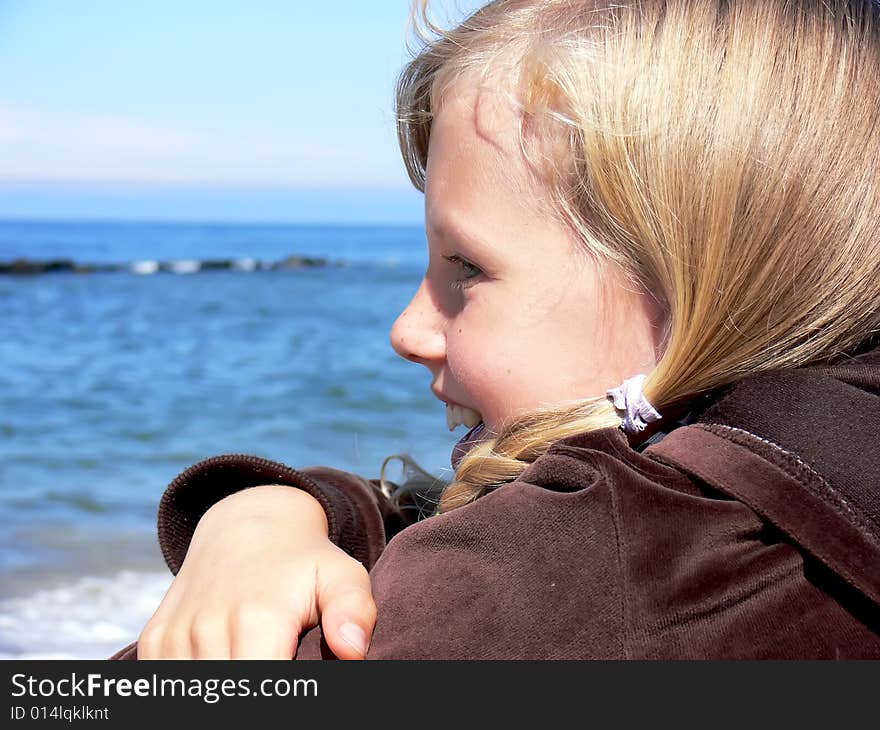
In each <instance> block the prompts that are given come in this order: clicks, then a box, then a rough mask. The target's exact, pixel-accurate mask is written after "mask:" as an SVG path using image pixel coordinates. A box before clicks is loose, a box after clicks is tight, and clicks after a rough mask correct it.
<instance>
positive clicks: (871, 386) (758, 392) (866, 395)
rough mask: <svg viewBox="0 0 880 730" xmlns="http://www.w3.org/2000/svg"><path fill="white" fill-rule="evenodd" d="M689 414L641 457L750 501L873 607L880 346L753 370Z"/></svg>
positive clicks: (876, 595) (877, 583)
mask: <svg viewBox="0 0 880 730" xmlns="http://www.w3.org/2000/svg"><path fill="white" fill-rule="evenodd" d="M691 415H692V416H693V421H692V422H691V423H689V424H687V425H685V426H684V427H683V428H678V429H675V430H672V431H671V432H670V433H669V434H668V435H665V436H664V437H663V438H662V440H660V441H659V443H655V444H653V445H651V446H649V447H648V448H647V449H645V451H644V454H643V455H644V456H648V457H652V458H655V459H659V460H660V461H662V462H665V463H667V464H670V463H671V464H674V465H675V466H676V467H678V468H680V469H682V470H683V471H686V472H688V473H690V474H691V476H693V477H695V478H697V479H698V480H701V481H702V482H704V483H706V484H708V485H709V486H711V487H713V488H714V489H717V490H718V491H720V492H721V493H723V494H724V495H726V496H727V497H730V498H734V499H737V500H739V501H742V502H744V503H746V504H748V505H749V506H750V507H751V508H752V509H753V510H754V511H755V512H756V513H758V514H760V515H761V516H762V517H763V518H764V519H765V520H766V521H767V522H768V523H769V524H770V525H772V526H773V527H774V528H776V529H777V530H779V531H781V532H782V533H783V534H785V535H786V536H787V538H788V539H789V540H791V541H792V542H795V543H797V544H799V545H800V546H801V548H803V549H804V550H805V552H806V553H808V554H810V555H812V556H813V557H814V558H816V559H817V560H818V564H820V565H821V566H824V568H823V569H828V570H829V571H830V573H829V574H828V575H831V574H833V575H834V576H836V578H835V580H840V581H842V585H846V586H848V590H849V589H852V588H855V589H856V590H857V591H858V592H859V593H860V594H861V595H862V596H864V597H867V598H868V599H869V600H870V601H871V602H872V603H873V604H874V607H875V608H874V609H872V612H873V613H876V607H877V606H880V347H874V349H872V350H867V351H865V352H862V353H860V354H857V355H855V356H847V357H846V358H845V359H843V360H841V361H838V362H837V363H835V364H833V365H817V366H808V367H803V368H792V369H782V370H773V371H767V372H763V373H757V374H754V375H749V376H746V377H744V378H742V379H741V380H738V381H736V382H735V383H733V384H731V385H729V386H727V387H726V388H724V389H720V395H719V396H718V397H716V398H715V399H714V400H713V401H712V402H711V403H710V404H709V405H708V406H706V407H702V409H701V410H700V411H699V412H695V413H692V414H691ZM829 580H830V578H829ZM875 620H877V619H876V618H875Z"/></svg>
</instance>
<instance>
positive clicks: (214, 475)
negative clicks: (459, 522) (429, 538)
mask: <svg viewBox="0 0 880 730" xmlns="http://www.w3.org/2000/svg"><path fill="white" fill-rule="evenodd" d="M263 484H284V485H288V486H291V487H296V488H298V489H302V490H304V491H306V492H307V493H308V494H310V495H311V496H312V497H314V498H315V499H316V500H317V501H318V502H319V503H320V505H321V506H322V507H323V508H324V511H325V512H326V514H327V524H328V527H329V537H330V540H332V541H333V543H335V544H336V545H338V546H339V547H340V548H342V549H343V550H344V551H345V552H347V553H348V554H349V555H351V556H352V557H354V558H355V559H357V560H359V561H360V562H361V563H363V564H364V566H365V567H366V568H367V569H368V570H369V569H370V568H371V567H372V566H373V564H374V563H375V562H376V560H377V559H378V557H379V555H380V554H381V553H382V551H383V550H384V548H385V543H386V539H387V536H386V528H387V531H388V533H389V534H395V533H396V532H397V531H399V530H400V529H401V528H402V527H403V526H405V518H404V516H403V514H402V512H401V511H400V510H399V509H398V508H397V507H396V506H395V505H393V504H392V503H391V501H390V500H389V499H388V498H387V497H386V496H385V494H384V493H383V492H382V491H381V489H380V488H379V484H378V480H367V479H363V478H362V477H359V476H357V475H356V474H352V473H351V472H347V471H342V470H340V469H333V468H331V467H326V466H313V467H306V468H304V469H292V468H290V467H288V466H285V465H284V464H281V463H279V462H275V461H270V460H268V459H263V458H260V457H257V456H248V455H242V454H227V455H222V456H214V457H211V458H210V459H205V460H204V461H200V462H198V463H197V464H194V465H193V466H191V467H189V468H188V469H186V470H185V471H183V472H182V473H181V474H180V475H178V476H177V478H175V479H174V481H172V482H171V484H169V485H168V488H167V489H166V490H165V493H164V494H163V495H162V499H161V501H160V503H159V517H158V527H159V546H160V547H161V549H162V555H163V557H164V558H165V562H166V563H167V565H168V567H169V569H170V570H171V572H172V573H173V574H174V575H177V572H178V570H180V566H181V565H182V564H183V560H184V558H185V557H186V552H187V549H188V548H189V544H190V541H191V540H192V536H193V533H194V532H195V529H196V525H197V524H198V522H199V520H200V519H201V518H202V516H203V515H204V514H205V512H207V511H208V509H209V508H210V507H211V506H212V505H214V504H216V503H217V502H219V501H220V500H222V499H223V498H225V497H228V496H229V495H231V494H233V493H235V492H239V491H241V490H242V489H248V488H250V487H256V486H260V485H263Z"/></svg>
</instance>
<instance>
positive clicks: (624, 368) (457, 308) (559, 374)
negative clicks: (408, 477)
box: [391, 86, 660, 434]
mask: <svg viewBox="0 0 880 730" xmlns="http://www.w3.org/2000/svg"><path fill="white" fill-rule="evenodd" d="M516 123H517V122H516V117H515V115H514V113H513V110H512V108H511V107H510V106H508V104H507V103H506V102H505V101H504V100H503V98H502V96H501V95H500V94H497V93H495V94H493V93H489V92H486V91H482V92H479V93H478V92H477V91H476V89H475V87H473V86H470V87H467V86H459V87H456V88H453V89H452V90H451V92H450V93H449V94H448V95H447V97H446V101H445V102H444V104H443V105H442V107H441V109H440V111H439V113H438V114H437V116H436V118H435V120H434V123H433V126H432V130H431V142H430V147H429V151H428V164H427V175H426V187H425V227H426V232H427V236H428V251H429V262H428V270H427V271H426V273H425V276H424V278H423V279H422V282H421V285H420V286H419V289H418V291H416V293H415V296H414V297H413V299H412V301H411V302H410V303H409V305H408V306H407V307H406V309H405V310H404V311H403V312H402V313H401V315H400V316H399V317H398V318H397V321H396V322H395V323H394V326H393V327H392V330H391V343H392V346H393V347H394V349H395V350H396V351H397V353H398V354H399V355H401V356H402V357H404V358H406V359H408V360H412V361H413V362H417V363H420V364H422V365H424V366H425V367H426V368H428V370H430V371H431V375H432V378H433V383H432V386H431V389H432V391H433V392H434V394H435V395H436V396H437V397H438V398H439V399H440V400H441V401H444V402H445V403H446V404H447V410H448V411H450V413H457V414H458V415H459V420H462V421H464V420H466V421H468V425H473V422H474V421H475V420H476V419H477V418H482V420H483V421H484V423H485V426H486V428H487V430H488V431H489V432H490V433H492V434H497V433H498V432H499V431H500V427H501V424H502V423H503V422H504V421H505V419H509V418H511V417H513V416H515V415H517V414H518V413H521V412H524V411H526V410H530V409H532V408H535V407H538V406H541V405H550V404H555V403H559V402H560V401H564V400H573V399H580V398H585V397H588V396H604V395H605V391H606V390H607V389H608V388H612V387H615V386H617V385H620V384H621V383H622V382H623V380H624V379H625V378H628V377H630V376H632V375H635V374H637V373H643V372H644V373H647V372H650V370H651V369H652V368H653V367H654V365H655V364H656V357H657V347H658V341H659V334H660V332H659V328H657V329H655V327H653V326H652V322H656V321H657V316H658V313H657V312H656V311H655V310H654V309H653V308H652V306H651V305H650V303H649V302H650V300H649V299H648V298H647V297H645V296H644V295H642V294H640V293H637V292H634V291H631V287H629V288H628V287H627V286H626V285H625V284H624V280H623V279H622V277H621V276H620V275H619V274H618V272H617V271H616V270H612V269H608V270H606V272H605V279H606V280H607V284H608V286H607V289H606V292H607V295H606V296H605V297H604V301H603V299H602V293H601V290H600V286H599V277H598V273H597V269H596V266H595V264H594V263H593V262H592V261H591V259H590V258H589V257H588V256H587V255H586V254H585V253H584V252H583V250H582V248H580V247H579V244H578V242H577V241H576V239H575V237H574V235H573V234H572V233H571V232H570V231H569V230H568V229H567V228H566V227H564V226H563V225H562V224H561V223H559V222H558V221H557V220H556V219H555V218H554V216H553V215H551V212H550V207H549V204H548V203H547V201H546V199H545V196H544V195H543V194H542V191H541V189H540V187H539V186H538V185H537V184H536V183H534V182H532V180H531V178H530V177H529V175H528V174H527V167H526V163H525V161H524V159H523V156H522V154H521V153H520V151H519V147H518V143H517V136H516ZM652 318H653V319H652ZM452 405H456V406H463V407H465V408H467V409H472V410H473V411H476V414H473V413H468V412H467V411H465V416H464V417H461V414H460V412H459V411H458V410H457V409H456V410H450V408H449V406H452ZM472 419H473V421H472Z"/></svg>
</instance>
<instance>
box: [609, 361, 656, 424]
mask: <svg viewBox="0 0 880 730" xmlns="http://www.w3.org/2000/svg"><path fill="white" fill-rule="evenodd" d="M647 377H648V376H647V375H645V374H644V373H642V374H641V375H634V376H633V377H631V378H627V379H626V380H624V381H623V383H622V384H621V385H619V386H618V387H616V388H611V390H608V391H606V392H605V395H606V396H607V397H608V398H610V399H611V402H612V403H614V408H615V410H618V411H622V412H623V414H624V415H622V416H621V417H622V418H623V423H622V424H620V427H621V428H622V429H623V431H624V432H625V433H630V434H632V433H638V432H639V431H642V430H644V429H645V427H646V426H647V425H648V424H649V423H650V422H651V421H659V420H660V419H661V418H662V416H661V415H660V414H659V413H658V412H657V411H656V410H655V409H654V406H652V405H651V404H650V402H649V401H648V399H647V398H645V394H644V393H643V392H642V386H643V385H644V382H645V380H646V379H647Z"/></svg>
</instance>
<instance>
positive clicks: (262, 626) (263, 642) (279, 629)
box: [229, 605, 300, 659]
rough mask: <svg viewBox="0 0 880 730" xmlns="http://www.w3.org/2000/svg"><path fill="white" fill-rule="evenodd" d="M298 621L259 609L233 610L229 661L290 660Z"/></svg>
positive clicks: (293, 651) (247, 606) (294, 650)
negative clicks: (230, 659)
mask: <svg viewBox="0 0 880 730" xmlns="http://www.w3.org/2000/svg"><path fill="white" fill-rule="evenodd" d="M299 627H300V624H299V621H298V620H296V618H295V617H293V616H290V617H285V616H282V615H281V614H279V613H278V612H275V611H272V610H269V609H266V608H263V607H261V606H254V605H246V606H241V607H239V608H237V609H236V610H235V611H234V612H233V614H232V616H231V617H230V622H229V633H230V638H231V642H230V644H231V653H230V657H231V658H232V659H292V658H293V655H294V653H295V652H296V644H297V639H298V637H299Z"/></svg>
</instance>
